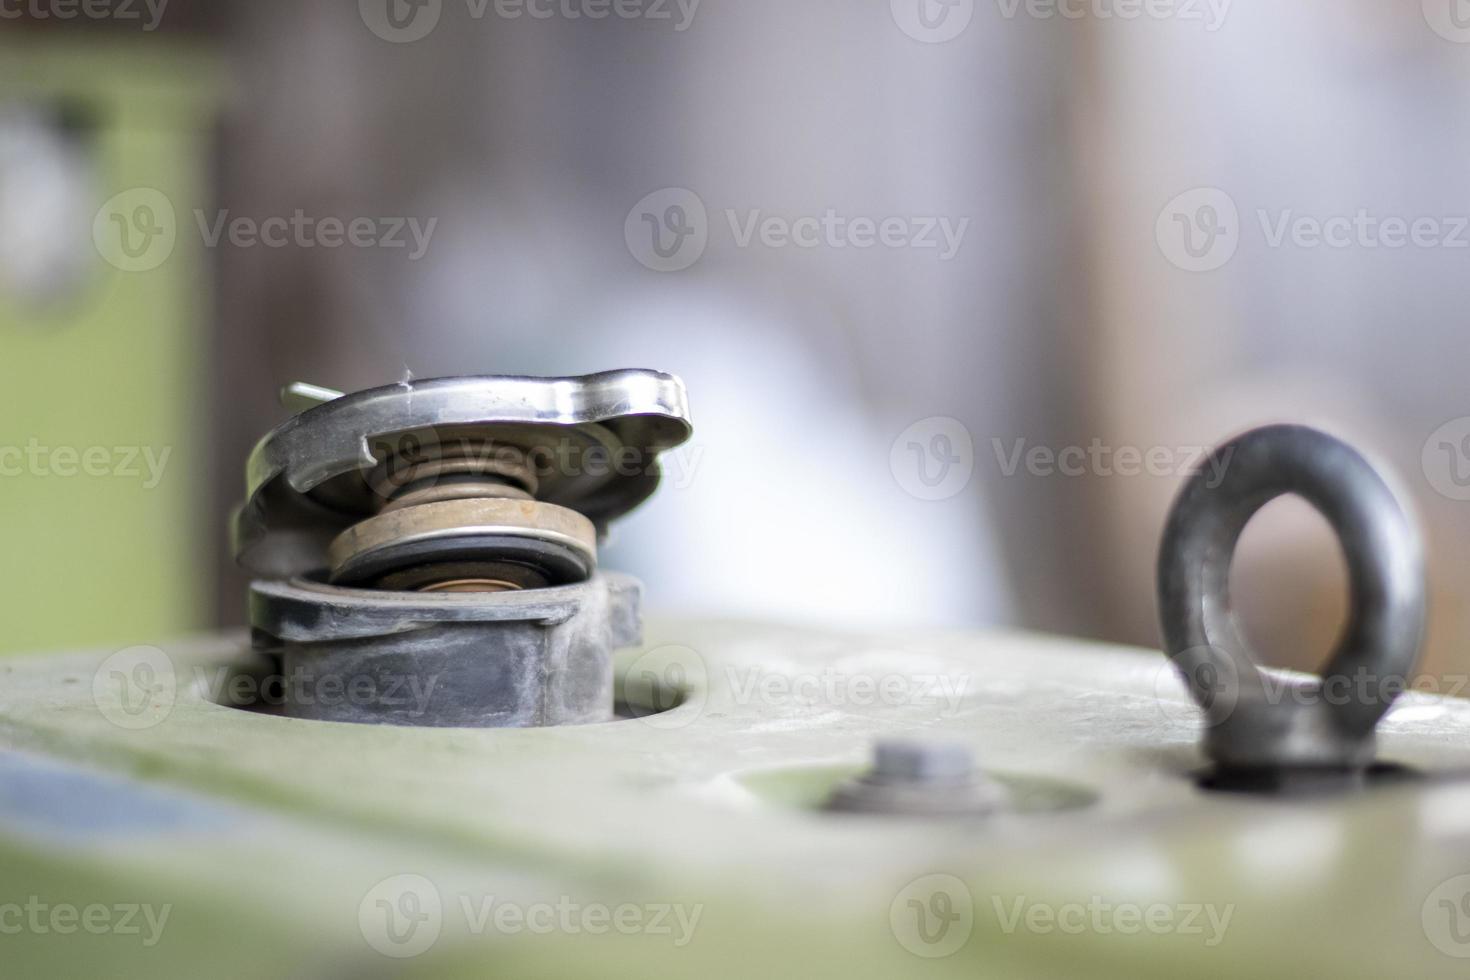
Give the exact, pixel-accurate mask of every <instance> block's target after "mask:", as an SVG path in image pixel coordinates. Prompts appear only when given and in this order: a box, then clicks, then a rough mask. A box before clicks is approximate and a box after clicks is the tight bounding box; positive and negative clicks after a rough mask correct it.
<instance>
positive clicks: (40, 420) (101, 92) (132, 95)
mask: <svg viewBox="0 0 1470 980" xmlns="http://www.w3.org/2000/svg"><path fill="white" fill-rule="evenodd" d="M218 88H219V86H218V84H217V80H216V76H215V73H214V72H213V71H212V69H211V65H210V63H209V62H208V61H207V60H205V59H204V58H202V57H200V56H198V55H190V54H186V53H179V54H177V55H175V56H173V57H169V56H168V55H167V54H166V53H164V54H160V53H159V50H158V48H157V46H156V45H153V44H151V43H150V44H147V45H146V46H139V47H137V48H135V47H133V46H131V45H118V44H96V45H85V44H83V45H78V44H67V45H56V44H51V43H43V42H40V41H37V40H35V39H33V38H29V39H22V38H20V37H17V38H16V39H14V40H5V39H0V109H5V108H7V107H9V108H12V109H14V108H16V107H22V108H25V109H27V110H34V111H37V112H40V113H43V114H48V115H52V114H54V115H64V116H66V117H67V118H69V119H70V120H72V122H73V124H74V125H75V126H76V127H77V129H76V135H77V140H78V144H79V146H80V147H81V148H82V154H83V155H84V156H85V158H86V159H87V162H88V167H89V170H90V171H91V176H92V181H91V183H92V192H93V193H92V196H93V197H94V198H95V203H90V202H89V203H90V206H89V207H88V208H86V211H85V216H84V220H78V221H77V222H76V225H77V226H76V227H75V228H69V229H68V230H67V233H68V234H70V235H72V236H74V237H75V239H76V240H77V241H78V243H79V247H80V248H81V249H83V250H85V252H86V258H87V261H86V265H85V268H84V270H83V274H82V275H81V276H80V277H79V278H78V279H77V280H76V282H75V283H74V284H73V286H72V287H71V288H69V289H68V290H67V291H66V292H65V294H63V295H61V296H59V297H56V298H53V299H50V300H48V301H47V302H45V303H37V302H35V301H33V300H32V299H31V298H29V297H23V296H19V295H16V294H15V293H14V292H13V291H7V290H5V289H0V388H3V390H4V392H5V403H6V405H7V406H8V408H7V411H6V412H5V413H4V415H3V416H0V453H3V454H4V455H3V458H0V465H3V468H4V470H5V472H4V475H3V476H0V540H4V542H5V546H6V552H7V555H8V560H7V561H6V562H4V563H3V565H0V592H3V593H4V595H5V596H6V601H7V604H8V605H9V607H10V608H12V609H15V610H24V612H25V615H23V616H12V617H10V618H9V620H8V628H7V629H6V631H5V635H4V636H3V637H0V651H5V650H12V651H13V650H34V649H40V648H46V647H53V648H54V647H67V646H77V645H83V644H88V643H103V642H127V641H136V640H141V639H144V638H147V637H152V636H158V635H166V634H173V633H178V632H181V631H183V630H186V629H197V628H199V627H201V626H202V625H204V624H205V623H206V622H207V621H208V608H207V606H206V601H207V596H208V591H207V589H208V583H207V582H205V581H202V580H201V577H200V576H199V575H198V574H197V571H196V570H197V568H198V567H199V565H200V564H201V562H200V556H201V554H202V553H203V549H201V548H200V546H199V536H200V535H202V534H204V533H213V532H207V531H206V530H205V525H204V523H203V514H202V511H201V506H202V501H203V500H204V499H205V493H204V487H205V479H206V473H207V470H208V468H207V466H205V456H204V452H203V450H204V448H205V439H206V436H205V433H206V432H207V425H206V419H205V417H204V410H203V408H202V407H201V406H202V405H203V404H204V399H203V397H202V395H203V391H202V388H201V383H200V377H201V371H200V367H201V364H202V363H203V358H204V353H205V351H204V346H203V345H204V342H205V340H204V338H205V337H206V335H207V331H206V324H207V318H208V317H209V315H210V311H209V309H208V290H207V287H206V274H205V268H206V266H205V262H204V259H203V256H202V247H201V245H200V238H199V236H198V235H193V236H191V235H190V234H189V233H188V230H189V228H190V227H192V224H193V219H192V217H191V214H192V212H193V210H194V209H196V208H201V207H203V206H204V203H205V200H206V190H205V186H204V170H205V160H206V149H207V141H208V139H209V137H210V131H209V128H208V124H209V121H210V112H211V109H212V105H213V102H214V99H215V96H216V94H217V92H218ZM139 188H151V189H153V190H155V191H157V192H159V193H161V194H163V195H165V197H166V198H167V199H168V200H169V201H170V202H171V205H172V208H173V218H172V219H171V220H172V221H173V222H174V223H175V224H176V226H177V227H176V229H175V230H176V234H175V244H174V247H173V249H172V252H171V253H170V254H169V255H168V256H167V258H166V259H162V260H161V261H160V262H159V264H158V265H157V266H156V267H154V268H150V269H146V270H139V271H125V270H124V269H120V268H118V267H117V266H116V265H114V264H112V263H110V262H108V261H107V259H106V258H105V257H104V254H103V251H102V250H101V249H99V248H98V247H97V246H96V245H95V244H94V241H93V219H94V212H99V211H102V210H103V209H104V205H105V203H106V202H109V201H110V200H113V199H114V198H115V196H116V195H119V194H122V195H124V197H122V198H120V199H119V202H120V203H119V204H118V208H119V210H120V211H121V210H122V209H126V208H127V206H128V204H129V201H130V198H128V197H127V196H126V195H127V194H129V193H134V194H135V193H136V192H137V190H138V189H139ZM131 216H132V215H131V211H129V212H128V213H127V214H125V215H123V217H125V218H131ZM158 217H159V218H160V220H162V219H163V218H166V217H167V216H165V215H161V214H160V215H159V216H158ZM111 227H113V226H112V225H110V224H109V222H108V217H107V216H106V215H103V216H102V228H103V230H104V232H105V231H107V230H108V229H109V228H111ZM89 454H90V455H89Z"/></svg>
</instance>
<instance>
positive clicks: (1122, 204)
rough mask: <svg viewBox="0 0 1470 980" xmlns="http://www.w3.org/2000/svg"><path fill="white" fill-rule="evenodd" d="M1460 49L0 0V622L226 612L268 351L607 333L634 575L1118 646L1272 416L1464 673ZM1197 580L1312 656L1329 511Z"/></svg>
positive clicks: (1300, 24)
mask: <svg viewBox="0 0 1470 980" xmlns="http://www.w3.org/2000/svg"><path fill="white" fill-rule="evenodd" d="M1467 94H1470V3H1464V2H1463V0H1424V2H1423V3H1422V4H1418V3H1401V4H1385V3H1382V2H1379V0H1299V2H1296V3H1292V4H1279V3H1271V2H1267V0H1235V2H1231V0H1148V2H1143V0H802V2H800V3H793V2H791V0H700V2H695V0H361V2H360V3H354V2H352V0H337V2H331V3H311V4H300V3H285V2H280V0H253V2H250V3H243V2H240V3H223V2H205V0H193V2H189V0H151V2H149V0H0V380H3V382H4V390H5V391H6V393H7V395H8V396H9V397H8V398H7V401H6V404H7V406H8V411H7V412H6V413H5V414H4V415H3V416H0V477H3V478H0V503H3V506H0V531H3V537H0V540H3V541H4V542H5V544H6V551H7V557H8V560H7V561H6V562H5V563H4V566H3V571H0V582H3V586H4V589H5V594H6V596H7V598H8V607H9V615H8V616H7V622H8V624H9V629H7V630H6V631H5V635H4V636H3V637H0V645H3V646H4V647H5V648H6V649H10V650H31V649H50V648H60V647H68V646H81V645H117V646H122V645H126V644H129V643H134V642H140V641H144V640H156V639H157V638H159V637H160V636H164V635H170V634H178V633H181V632H186V631H190V630H195V629H204V628H211V627H214V626H217V625H234V624H239V623H242V622H243V621H244V595H245V592H244V580H243V579H242V577H241V576H240V575H239V574H238V573H237V572H236V570H235V569H234V567H233V563H232V561H231V558H230V555H229V553H228V547H227V540H226V536H225V522H226V516H227V514H228V512H229V510H230V508H231V507H232V506H233V505H234V504H235V503H237V502H238V500H239V498H240V495H241V493H242V490H243V485H244V477H243V464H244V461H245V458H246V456H247V454H248V452H249V450H250V447H251V445H252V444H253V442H254V441H255V440H256V439H258V438H259V437H260V436H261V435H263V434H264V433H265V432H266V431H268V430H269V429H270V428H271V427H272V426H274V425H276V424H278V423H279V422H281V421H282V420H283V419H284V418H285V417H286V413H285V412H284V411H283V410H282V409H281V408H280V407H279V406H278V404H277V401H276V392H277V390H278V389H279V388H280V387H281V386H282V385H284V384H286V383H289V382H291V381H296V380H304V381H310V382H314V383H316V384H321V385H326V386H330V387H334V388H339V389H357V388H362V387H369V386H375V385H380V384H385V383H390V382H393V381H396V380H398V379H400V378H403V377H405V376H410V375H411V376H414V377H432V376H436V375H445V374H463V373H496V374H501V373H509V374H516V373H523V374H542V375H564V374H579V373H585V372H591V371H597V370H603V369H609V368H619V367H650V368H657V369H661V370H665V371H670V372H673V373H676V374H679V375H680V376H682V377H683V378H684V379H685V381H686V382H687V384H688V387H689V390H690V394H691V400H692V404H693V409H694V414H695V423H696V428H697V433H696V437H695V440H694V443H693V445H691V446H690V447H688V448H686V449H685V450H683V451H681V452H680V453H679V454H677V455H676V456H675V457H674V458H673V459H671V460H670V461H669V463H668V465H667V467H666V478H665V479H666V482H665V486H664V488H663V490H662V491H661V492H660V494H659V495H658V496H657V497H655V498H654V500H652V501H651V502H650V503H648V504H647V505H645V507H644V508H643V509H642V510H641V511H639V512H638V513H637V514H635V515H634V516H632V517H631V518H629V519H627V520H625V521H623V522H622V523H620V524H619V525H618V526H617V527H616V528H615V532H614V533H615V541H614V543H613V545H612V547H611V548H610V550H609V551H608V552H607V553H606V556H605V563H606V564H608V565H611V566H614V567H619V568H622V569H625V570H628V571H631V572H634V573H635V574H637V575H639V576H641V577H642V578H643V579H644V580H645V583H646V586H647V597H648V604H649V606H650V607H651V610H652V612H654V613H655V614H657V613H664V614H669V613H673V614H679V615H702V616H703V615H712V616H724V617H744V618H761V619H779V620H786V621H792V622H800V623H815V624H821V625H825V626H829V627H836V628H847V627H861V626H871V625H906V624H914V625H944V626H1000V627H1020V628H1025V629H1034V630H1044V631H1049V632H1057V633H1065V634H1074V635H1078V636H1083V637H1094V638H1099V639H1106V640H1115V641H1124V642H1130V643H1138V644H1143V645H1148V646H1154V645H1156V644H1157V632H1156V626H1155V613H1154V600H1153V571H1152V570H1153V562H1154V557H1155V549H1156V545H1157V541H1158V535H1159V530H1160V527H1161V525H1162V522H1163V517H1164V513H1165V511H1166V509H1167V507H1168V504H1169V501H1170V499H1171V498H1172V495H1173V494H1174V492H1175V491H1176V490H1177V488H1178V486H1179V484H1180V482H1181V481H1182V480H1183V479H1184V478H1185V477H1186V476H1187V475H1188V473H1189V472H1190V471H1191V469H1192V467H1193V466H1194V465H1195V464H1196V463H1197V461H1198V459H1199V456H1200V455H1201V454H1202V452H1203V451H1204V449H1205V448H1206V447H1208V446H1211V445H1212V444H1215V443H1217V442H1219V441H1220V440H1222V439H1223V438H1225V437H1227V436H1229V435H1231V434H1234V433H1236V432H1238V431H1240V430H1242V429H1245V428H1247V427H1249V426H1252V425H1255V424H1258V423H1262V422H1266V421H1272V420H1280V419H1291V420H1299V421H1304V422H1309V423H1313V424H1318V425H1322V426H1324V427H1327V428H1329V429H1331V430H1332V431H1334V432H1336V433H1338V434H1340V435H1342V436H1345V437H1347V438H1349V439H1351V440H1353V441H1355V442H1356V443H1358V444H1359V445H1360V446H1361V447H1362V448H1364V449H1365V450H1366V451H1369V452H1370V453H1371V454H1373V455H1374V456H1375V457H1377V458H1378V459H1380V460H1381V461H1383V462H1384V463H1385V464H1386V465H1387V466H1389V467H1390V468H1391V469H1393V470H1394V471H1396V472H1397V474H1398V475H1399V478H1400V482H1401V485H1402V489H1403V492H1404V495H1405V497H1406V498H1408V499H1409V500H1411V501H1412V502H1413V504H1414V506H1415V507H1416V508H1417V510H1418V511H1419V514H1420V517H1421V518H1422V520H1423V522H1424V524H1425V527H1426V538H1427V542H1428V546H1429V555H1430V575H1431V582H1432V585H1433V591H1434V595H1433V610H1432V623H1431V637H1430V649H1429V652H1428V654H1427V656H1426V660H1425V665H1426V670H1427V671H1429V672H1430V673H1431V674H1434V675H1436V676H1444V675H1449V676H1451V677H1452V676H1453V675H1455V673H1456V672H1457V671H1458V672H1461V673H1463V672H1465V671H1467V670H1470V651H1467V650H1466V649H1465V646H1466V645H1465V643H1464V640H1465V638H1466V634H1467V631H1470V620H1467V615H1466V612H1467V603H1466V600H1465V595H1466V592H1467V589H1470V570H1467V569H1466V567H1465V563H1464V561H1463V560H1462V556H1463V555H1464V554H1465V553H1466V552H1467V546H1470V502H1467V501H1470V418H1467V416H1470V398H1467V396H1466V393H1465V388H1466V385H1465V382H1464V378H1463V372H1464V369H1463V363H1464V362H1463V361H1462V358H1463V357H1464V356H1465V354H1466V352H1467V345H1470V332H1467V331H1466V330H1465V328H1464V324H1463V319H1464V316H1465V314H1464V309H1465V306H1466V304H1465V298H1466V296H1467V294H1470V276H1467V275H1466V274H1465V270H1466V264H1467V262H1470V228H1467V226H1470V167H1467V166H1466V161H1467V160H1470V115H1467V111H1466V108H1465V107H1466V106H1467V105H1470V99H1467ZM1234 577H1235V592H1236V597H1237V601H1238V605H1239V606H1240V607H1241V609H1242V611H1243V614H1244V616H1245V618H1246V620H1247V624H1248V627H1249V631H1250V632H1251V633H1252V635H1253V636H1255V637H1256V639H1257V641H1258V642H1259V644H1260V645H1261V646H1262V647H1264V648H1266V649H1268V650H1269V651H1270V658H1271V659H1272V660H1274V661H1275V662H1277V663H1281V664H1289V665H1296V666H1303V667H1310V666H1312V665H1313V664H1315V663H1317V662H1318V661H1319V660H1320V659H1321V657H1322V656H1323V655H1324V654H1325V653H1326V651H1327V650H1328V649H1329V647H1330V644H1331V641H1332V638H1333V634H1334V632H1335V631H1336V629H1337V628H1338V627H1339V625H1340V624H1341V622H1342V619H1343V610H1344V607H1345V589H1346V580H1345V573H1344V571H1343V564H1342V561H1341V558H1340V556H1339V555H1338V552H1337V547H1336V544H1335V542H1334V540H1333V538H1332V536H1331V534H1330V533H1329V532H1328V530H1327V528H1326V525H1325V523H1324V522H1323V521H1322V520H1321V519H1320V518H1318V517H1317V516H1316V515H1315V514H1314V513H1313V512H1311V511H1310V510H1309V509H1308V508H1306V507H1305V505H1298V504H1294V503H1293V502H1291V501H1282V502H1278V503H1276V504H1273V505H1272V506H1271V507H1270V508H1268V509H1267V511H1266V512H1263V513H1262V515H1261V516H1260V517H1259V519H1258V520H1257V521H1255V522H1253V524H1252V526H1251V527H1250V529H1249V530H1248V531H1247V536H1246V540H1245V542H1244V544H1243V548H1242V553H1241V555H1240V559H1239V561H1238V563H1237V567H1236V569H1235V573H1234ZM1451 686H1452V685H1447V687H1446V688H1445V689H1446V690H1449V691H1450V693H1455V692H1454V691H1453V690H1451V689H1450V687H1451Z"/></svg>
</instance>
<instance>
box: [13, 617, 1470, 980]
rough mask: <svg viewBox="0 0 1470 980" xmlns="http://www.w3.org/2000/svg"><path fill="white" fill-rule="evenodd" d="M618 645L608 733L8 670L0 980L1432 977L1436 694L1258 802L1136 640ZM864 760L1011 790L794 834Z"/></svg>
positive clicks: (1456, 726)
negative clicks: (1294, 789) (339, 711)
mask: <svg viewBox="0 0 1470 980" xmlns="http://www.w3.org/2000/svg"><path fill="white" fill-rule="evenodd" d="M648 640H649V646H648V647H647V648H646V649H644V650H633V651H626V652H625V653H624V654H623V655H622V656H621V658H620V661H619V665H618V669H619V674H620V678H621V679H620V683H621V687H622V691H623V695H622V696H623V701H624V704H625V712H624V713H625V714H630V713H631V714H632V715H633V717H622V718H620V719H619V720H616V721H613V722H609V723H606V724H595V725H584V726H563V727H556V728H544V729H476V730H453V729H451V730H436V729H406V728H394V727H384V726H365V725H352V724H341V723H334V722H321V721H308V720H299V719H291V718H285V717H280V716H276V715H272V714H269V713H261V712H257V711H249V710H242V709H240V708H238V707H233V706H226V705H224V704H221V703H219V701H220V700H226V701H228V700H231V699H232V698H236V697H239V694H240V691H241V690H243V689H248V688H249V687H250V685H251V684H252V683H254V681H253V680H252V678H254V677H256V676H257V675H256V674H255V673H254V672H255V671H257V670H261V669H266V667H265V665H264V664H262V663H261V662H260V660H259V659H258V655H256V654H254V653H253V652H252V651H251V649H250V644H249V640H248V638H246V637H245V636H243V635H221V636H219V637H217V638H213V639H207V640H200V641H195V642H193V643H189V644H182V645H176V646H165V647H162V648H160V649H158V650H156V651H153V653H152V655H151V657H149V658H144V659H137V658H133V659H132V660H129V659H128V658H121V659H119V658H118V656H117V655H111V656H104V655H101V654H76V655H60V656H57V655H51V656H44V657H35V658H16V659H12V660H11V661H10V663H9V664H8V665H7V666H6V668H5V669H6V671H7V672H6V673H5V674H4V675H3V677H4V683H3V685H0V882H3V890H0V973H3V975H5V976H7V977H9V976H14V977H25V978H28V980H29V978H36V977H50V976H68V977H80V976H110V977H137V978H145V977H146V978H149V980H172V978H179V980H185V978H188V980H193V978H197V977H199V976H204V975H213V974H215V973H219V974H221V975H227V976H230V977H237V978H244V977H261V978H266V977H284V976H291V977H349V976H351V977H364V976H366V977H400V976H401V977H425V978H429V977H432V978H466V980H469V978H476V980H483V978H486V977H499V976H506V977H546V978H561V980H565V978H572V977H588V978H598V980H607V978H612V977H627V978H634V977H637V978H649V977H707V978H719V977H802V978H813V977H834V978H835V977H844V978H858V977H874V978H879V977H882V978H891V977H954V978H964V980H974V978H976V977H984V978H987V980H1005V978H1023V977H1024V978H1050V977H1107V978H1120V980H1140V978H1151V977H1157V978H1160V980H1177V978H1179V977H1256V976H1261V977H1280V976H1301V977H1306V976H1330V977H1338V978H1364V980H1367V978H1379V977H1386V976H1402V977H1414V978H1431V977H1446V978H1450V977H1463V976H1465V968H1466V963H1467V959H1466V958H1464V957H1470V903H1465V899H1466V897H1467V896H1470V783H1467V782H1465V781H1463V780H1462V779H1456V778H1455V773H1456V772H1463V771H1464V770H1465V769H1466V768H1467V767H1470V703H1467V702H1465V701H1461V700H1455V699H1447V698H1439V697H1431V696H1428V695H1421V694H1411V695H1407V696H1405V697H1404V698H1403V699H1401V701H1400V703H1399V704H1398V706H1397V707H1396V708H1395V710H1394V711H1393V713H1392V714H1390V716H1389V717H1388V718H1387V719H1386V720H1385V721H1384V723H1383V725H1382V726H1381V729H1380V733H1379V734H1380V740H1381V748H1380V757H1381V758H1383V759H1384V760H1385V761H1392V762H1396V763H1400V764H1404V765H1408V766H1412V767H1414V768H1415V769H1417V770H1419V771H1420V773H1421V775H1420V776H1418V777H1415V778H1409V779H1404V780H1398V781H1393V782H1387V783H1384V784H1382V785H1378V786H1375V787H1373V788H1371V789H1369V790H1367V791H1363V792H1357V793H1346V794H1327V795H1322V796H1316V797H1306V798H1281V797H1267V796H1254V795H1249V794H1235V793H1220V792H1211V791H1207V790H1204V789H1201V788H1199V786H1198V785H1197V783H1196V780H1195V774H1196V772H1197V771H1198V770H1199V769H1200V768H1201V767H1202V766H1203V763H1204V760H1203V758H1202V756H1201V755H1200V754H1199V751H1198V749H1197V742H1198V739H1199V716H1198V713H1197V711H1196V709H1195V707H1194V704H1193V702H1192V701H1191V699H1190V697H1189V695H1188V693H1187V692H1186V691H1185V689H1184V687H1183V685H1182V684H1181V683H1180V682H1179V680H1178V678H1177V676H1176V674H1175V671H1174V668H1173V667H1172V665H1171V664H1169V662H1168V661H1167V660H1166V659H1165V658H1164V657H1162V656H1161V655H1160V654H1158V653H1157V652H1151V651H1143V650H1129V649H1122V648H1110V647H1101V646H1096V645H1089V644H1083V643H1079V642H1077V641H1068V640H1050V639H1044V638H1039V637H1027V636H1021V635H1014V634H960V633H909V634H892V635H843V634H828V633H820V632H813V631H797V630H790V629H781V628H776V627H763V626H757V625H738V624H716V623H697V622H689V623H677V622H669V623H660V624H651V625H650V628H649V630H648ZM675 664H677V665H678V666H679V668H680V669H679V670H677V671H674V670H671V669H670V668H671V666H672V665H675ZM145 665H146V666H147V667H148V668H149V669H148V670H146V671H144V670H142V669H141V668H142V667H143V666H145ZM650 678H662V679H665V680H668V681H670V683H671V684H672V685H675V687H676V693H677V697H676V698H673V699H670V698H668V697H666V695H667V694H668V693H669V689H668V688H661V686H660V683H652V682H650V680H649V679H650ZM833 692H835V694H834V693H833ZM675 702H677V703H675ZM670 704H673V705H674V706H673V707H670V708H669V709H668V710H665V711H655V709H657V708H660V707H668V706H669V705H670ZM894 735H901V736H923V737H930V738H934V737H938V738H947V739H953V740H957V741H958V742H960V743H963V744H965V745H967V746H969V747H970V748H971V749H972V751H973V752H974V755H975V758H976V759H977V760H978V764H979V765H980V766H981V767H982V768H983V770H984V772H985V773H986V774H987V775H988V776H990V777H991V778H992V779H994V780H995V781H996V782H997V783H999V784H1001V785H1003V786H1004V787H1005V788H1006V791H1007V795H1008V797H1009V799H1010V801H1011V802H1010V803H1009V805H1008V806H1007V807H1005V808H1004V809H1003V810H1001V811H999V812H996V813H994V814H992V815H990V816H986V817H978V818H975V819H961V820H935V819H919V818H914V817H893V816H878V815H857V814H838V813H830V812H825V811H824V810H823V809H822V802H823V801H824V800H825V799H827V798H828V796H829V794H830V793H831V792H832V790H833V788H834V787H835V786H837V785H838V784H839V783H840V782H841V781H843V780H844V779H846V778H848V777H850V776H851V775H852V774H854V773H856V772H858V771H860V770H861V769H863V768H864V766H865V765H866V762H867V754H868V751H869V748H870V746H871V745H872V743H873V741H874V740H875V739H879V738H883V737H889V736H894ZM58 908H60V909H63V910H69V909H76V910H78V912H79V914H81V913H85V914H90V915H93V916H94V917H95V918H96V923H97V931H96V932H89V931H87V930H85V929H82V928H80V927H75V928H74V927H72V926H71V925H67V924H66V920H61V924H60V925H54V924H53V921H52V919H51V918H50V916H51V914H52V910H54V909H58ZM89 908H91V909H93V911H91V912H86V910H87V909H89ZM32 910H34V912H32ZM32 914H34V915H35V916H36V918H35V920H34V921H33V922H32V921H31V920H29V919H28V918H26V917H29V916H31V915H32ZM68 914H70V913H68ZM124 915H129V916H131V918H129V919H128V921H127V925H128V927H129V928H128V929H127V930H121V929H120V928H118V926H119V919H120V917H121V916H124ZM23 918H26V921H27V922H28V923H29V924H27V925H25V926H24V927H23V928H18V929H17V928H14V927H15V926H16V924H17V923H19V922H21V921H22V919H23ZM7 930H8V931H7Z"/></svg>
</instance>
